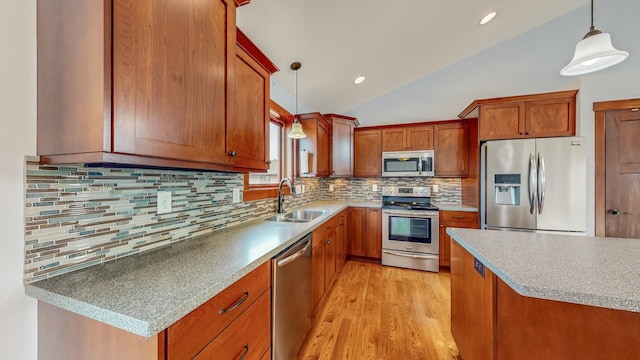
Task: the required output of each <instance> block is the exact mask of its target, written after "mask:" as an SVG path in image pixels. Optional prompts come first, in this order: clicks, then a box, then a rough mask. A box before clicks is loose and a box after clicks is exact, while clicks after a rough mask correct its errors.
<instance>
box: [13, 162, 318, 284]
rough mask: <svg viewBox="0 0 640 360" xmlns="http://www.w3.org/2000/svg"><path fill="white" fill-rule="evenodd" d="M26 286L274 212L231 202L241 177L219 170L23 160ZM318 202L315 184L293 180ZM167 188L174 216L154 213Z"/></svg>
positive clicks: (263, 203)
mask: <svg viewBox="0 0 640 360" xmlns="http://www.w3.org/2000/svg"><path fill="white" fill-rule="evenodd" d="M25 168H26V175H25V181H26V185H25V267H24V281H25V282H32V281H36V280H41V279H44V278H46V277H50V276H55V275H60V274H64V273H67V272H71V271H74V270H78V269H81V268H85V267H89V266H92V265H96V264H99V263H101V262H106V261H110V260H114V259H117V258H121V257H123V256H127V255H131V254H135V253H139V252H142V251H145V250H150V249H153V248H156V247H159V246H163V245H166V244H170V243H173V242H177V241H182V240H186V239H189V238H192V237H194V236H198V235H201V234H204V233H207V232H210V231H213V230H217V229H222V228H225V227H228V226H232V225H236V224H238V223H241V222H244V221H248V220H251V219H255V218H256V217H259V216H262V215H266V214H268V213H273V212H275V211H276V207H277V201H276V199H266V200H257V201H252V202H240V203H237V204H233V203H232V199H233V192H232V191H233V189H234V188H239V189H240V190H241V194H242V189H243V186H244V182H243V175H242V174H233V173H218V172H196V171H176V170H155V169H154V170H149V169H130V168H121V169H119V168H95V167H84V166H83V165H82V164H78V165H64V166H50V165H39V159H38V158H37V157H27V159H26V166H25ZM297 184H302V185H305V187H306V192H305V194H300V195H291V196H286V198H285V200H286V201H285V206H286V207H294V206H300V205H303V204H304V203H307V202H310V201H316V200H319V199H321V189H320V181H319V179H309V178H305V179H297ZM158 191H171V193H172V212H171V213H168V214H162V215H159V214H157V213H156V206H157V192H158Z"/></svg>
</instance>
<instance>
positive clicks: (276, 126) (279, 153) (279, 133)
mask: <svg viewBox="0 0 640 360" xmlns="http://www.w3.org/2000/svg"><path fill="white" fill-rule="evenodd" d="M282 138H283V126H282V124H281V123H277V122H275V121H271V124H270V126H269V161H271V163H270V164H269V171H267V173H249V186H251V185H274V184H275V185H277V184H278V183H279V182H280V179H282V164H283V162H282V159H283V158H284V157H283V148H284V147H283V146H282V145H283V143H282Z"/></svg>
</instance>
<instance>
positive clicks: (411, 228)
mask: <svg viewBox="0 0 640 360" xmlns="http://www.w3.org/2000/svg"><path fill="white" fill-rule="evenodd" d="M438 227H439V221H438V212H437V211H409V210H384V209H383V210H382V248H383V249H387V250H400V251H410V252H418V253H425V254H434V255H438V254H439V253H440V241H439V228H438Z"/></svg>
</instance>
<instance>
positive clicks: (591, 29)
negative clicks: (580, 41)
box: [589, 0, 595, 31]
mask: <svg viewBox="0 0 640 360" xmlns="http://www.w3.org/2000/svg"><path fill="white" fill-rule="evenodd" d="M594 29H595V27H594V26H593V0H591V28H590V29H589V30H590V31H593V30H594Z"/></svg>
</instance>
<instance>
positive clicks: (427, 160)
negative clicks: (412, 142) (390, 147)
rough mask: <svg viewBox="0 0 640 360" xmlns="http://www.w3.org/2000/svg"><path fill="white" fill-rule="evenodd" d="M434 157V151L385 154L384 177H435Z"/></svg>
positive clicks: (383, 156) (383, 154)
mask: <svg viewBox="0 0 640 360" xmlns="http://www.w3.org/2000/svg"><path fill="white" fill-rule="evenodd" d="M433 155H434V152H433V150H420V151H393V152H391V151H390V152H383V153H382V176H383V177H409V176H433V175H434V169H435V163H434V159H433V157H434V156H433Z"/></svg>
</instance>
